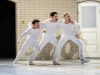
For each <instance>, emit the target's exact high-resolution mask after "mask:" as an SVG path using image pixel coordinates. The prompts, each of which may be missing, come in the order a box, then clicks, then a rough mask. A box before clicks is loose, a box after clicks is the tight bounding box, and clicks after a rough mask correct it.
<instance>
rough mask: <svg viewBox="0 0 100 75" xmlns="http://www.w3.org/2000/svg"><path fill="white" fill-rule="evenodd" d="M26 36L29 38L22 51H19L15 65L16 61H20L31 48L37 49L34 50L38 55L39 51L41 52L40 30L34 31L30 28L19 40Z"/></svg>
mask: <svg viewBox="0 0 100 75" xmlns="http://www.w3.org/2000/svg"><path fill="white" fill-rule="evenodd" d="M26 35H28V36H27V38H26V40H25V42H24V44H23V46H22V47H21V50H20V51H19V53H18V55H17V57H16V59H15V60H14V63H15V62H16V61H18V60H19V59H20V58H21V57H22V56H23V54H24V53H25V52H26V51H27V50H28V49H29V48H32V49H33V48H34V47H35V48H36V49H34V53H36V52H37V50H39V46H38V44H37V39H38V37H39V35H40V29H33V28H32V26H31V27H29V28H28V29H27V30H26V31H25V32H23V33H22V35H21V37H20V38H19V40H21V38H22V37H24V36H26Z"/></svg>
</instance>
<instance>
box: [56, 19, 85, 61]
mask: <svg viewBox="0 0 100 75" xmlns="http://www.w3.org/2000/svg"><path fill="white" fill-rule="evenodd" d="M60 29H61V32H62V35H61V38H60V40H59V43H58V46H57V48H56V51H57V52H56V53H57V54H56V61H57V62H58V61H60V57H61V49H62V47H63V45H64V44H65V43H66V41H68V40H72V41H73V42H74V43H75V44H77V45H78V46H79V55H80V59H84V52H83V50H84V43H83V42H82V41H81V40H80V39H78V38H76V37H75V35H76V34H78V32H79V29H80V27H79V25H78V24H77V23H74V24H71V23H69V24H65V22H64V21H62V22H61V24H60Z"/></svg>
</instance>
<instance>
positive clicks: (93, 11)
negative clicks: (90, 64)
mask: <svg viewBox="0 0 100 75" xmlns="http://www.w3.org/2000/svg"><path fill="white" fill-rule="evenodd" d="M78 11H79V14H78V21H79V24H80V26H81V33H82V34H81V37H82V38H83V39H84V40H85V46H86V47H85V48H86V50H85V54H86V57H93V58H95V57H96V58H99V57H100V4H99V3H98V2H92V1H86V2H82V3H79V4H78ZM84 40H83V41H84Z"/></svg>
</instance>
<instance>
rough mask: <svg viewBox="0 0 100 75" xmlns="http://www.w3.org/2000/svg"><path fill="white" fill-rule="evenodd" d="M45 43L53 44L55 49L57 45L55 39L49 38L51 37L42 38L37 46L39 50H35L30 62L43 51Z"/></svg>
mask: <svg viewBox="0 0 100 75" xmlns="http://www.w3.org/2000/svg"><path fill="white" fill-rule="evenodd" d="M47 43H51V44H53V45H54V46H55V47H57V43H58V40H57V39H56V37H51V36H48V37H46V36H44V37H43V38H42V39H41V41H40V44H39V47H40V51H39V50H36V51H35V52H34V53H33V54H32V56H31V58H32V60H34V59H35V58H36V56H37V55H38V54H39V53H40V52H41V51H42V50H43V48H44V46H45V45H46V44H47ZM32 60H29V61H30V62H32Z"/></svg>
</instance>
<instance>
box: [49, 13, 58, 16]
mask: <svg viewBox="0 0 100 75" xmlns="http://www.w3.org/2000/svg"><path fill="white" fill-rule="evenodd" d="M55 14H58V13H57V12H51V13H50V16H52V17H53V16H54V15H55Z"/></svg>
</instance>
